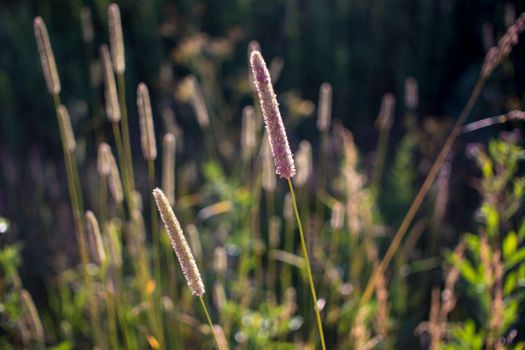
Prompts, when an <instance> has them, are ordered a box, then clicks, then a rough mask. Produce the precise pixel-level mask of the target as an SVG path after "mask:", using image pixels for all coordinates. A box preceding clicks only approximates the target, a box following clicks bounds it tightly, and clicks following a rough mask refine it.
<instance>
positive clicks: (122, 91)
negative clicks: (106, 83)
mask: <svg viewBox="0 0 525 350" xmlns="http://www.w3.org/2000/svg"><path fill="white" fill-rule="evenodd" d="M117 84H118V96H119V103H120V111H121V113H122V120H121V125H122V136H123V137H122V140H123V143H122V145H123V147H124V152H125V153H124V155H125V157H126V166H127V172H128V174H129V184H128V186H129V188H130V190H132V191H133V190H135V177H134V175H133V158H132V156H131V140H130V136H129V123H128V108H127V106H126V81H125V77H124V73H117Z"/></svg>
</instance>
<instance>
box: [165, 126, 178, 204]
mask: <svg viewBox="0 0 525 350" xmlns="http://www.w3.org/2000/svg"><path fill="white" fill-rule="evenodd" d="M162 191H164V193H165V194H166V197H167V198H168V202H169V203H170V205H171V206H173V205H174V204H175V136H173V134H172V133H167V134H166V135H164V139H163V140H162Z"/></svg>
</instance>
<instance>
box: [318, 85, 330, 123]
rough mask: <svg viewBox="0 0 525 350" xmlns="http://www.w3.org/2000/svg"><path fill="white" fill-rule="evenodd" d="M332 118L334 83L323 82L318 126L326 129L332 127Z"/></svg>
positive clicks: (320, 89) (320, 93) (320, 90)
mask: <svg viewBox="0 0 525 350" xmlns="http://www.w3.org/2000/svg"><path fill="white" fill-rule="evenodd" d="M331 118H332V85H330V84H329V83H323V84H321V87H320V88H319V107H318V110H317V128H318V129H319V130H321V131H326V130H328V129H329V128H330V120H331Z"/></svg>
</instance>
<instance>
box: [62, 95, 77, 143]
mask: <svg viewBox="0 0 525 350" xmlns="http://www.w3.org/2000/svg"><path fill="white" fill-rule="evenodd" d="M57 112H58V113H57V115H58V122H59V123H60V129H61V130H62V132H63V133H64V135H63V136H64V143H65V145H64V146H65V148H66V150H67V151H68V152H70V153H72V152H74V151H75V148H76V147H77V144H76V142H75V135H74V134H73V128H72V127H71V118H70V116H69V112H68V111H67V108H66V106H64V105H60V106H58V109H57Z"/></svg>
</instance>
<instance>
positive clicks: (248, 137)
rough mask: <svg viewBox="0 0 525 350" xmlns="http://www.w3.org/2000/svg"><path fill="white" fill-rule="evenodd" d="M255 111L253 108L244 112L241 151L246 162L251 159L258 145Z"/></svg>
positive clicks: (245, 108)
mask: <svg viewBox="0 0 525 350" xmlns="http://www.w3.org/2000/svg"><path fill="white" fill-rule="evenodd" d="M256 129H257V126H256V123H255V111H254V109H253V107H252V106H246V107H244V109H243V110H242V128H241V151H242V158H243V159H244V160H248V159H250V157H251V156H252V155H253V152H254V150H255V146H256V144H257V140H256V134H257V132H256Z"/></svg>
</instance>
